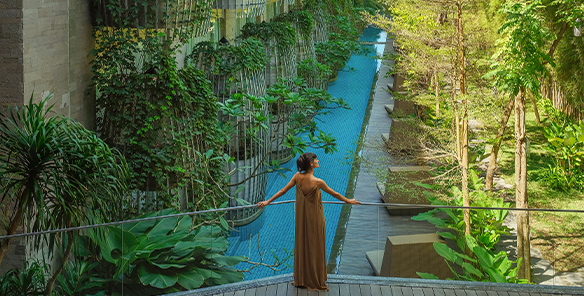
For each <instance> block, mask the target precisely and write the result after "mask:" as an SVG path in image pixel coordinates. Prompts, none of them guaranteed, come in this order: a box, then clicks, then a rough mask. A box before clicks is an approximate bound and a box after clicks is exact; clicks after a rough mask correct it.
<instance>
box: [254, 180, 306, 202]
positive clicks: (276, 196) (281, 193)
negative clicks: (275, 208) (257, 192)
mask: <svg viewBox="0 0 584 296" xmlns="http://www.w3.org/2000/svg"><path fill="white" fill-rule="evenodd" d="M298 174H299V173H296V174H294V176H293V177H292V179H290V182H288V184H286V186H284V188H282V189H280V190H279V191H278V192H276V194H274V196H272V197H270V199H268V200H266V201H261V202H258V203H257V204H256V206H257V207H258V208H263V207H265V206H267V205H269V204H270V203H271V202H273V201H274V200H276V199H277V198H278V197H280V196H282V195H284V194H286V192H288V190H290V188H292V187H294V185H296V175H298Z"/></svg>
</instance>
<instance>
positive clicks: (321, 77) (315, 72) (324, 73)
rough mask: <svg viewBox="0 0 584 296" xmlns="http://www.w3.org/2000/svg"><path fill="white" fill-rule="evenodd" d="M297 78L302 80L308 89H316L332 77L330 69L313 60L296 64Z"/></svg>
mask: <svg viewBox="0 0 584 296" xmlns="http://www.w3.org/2000/svg"><path fill="white" fill-rule="evenodd" d="M297 70H298V71H297V73H298V77H300V78H302V79H304V81H306V82H307V83H306V84H307V85H309V86H310V87H318V86H319V84H322V83H323V82H324V83H327V84H328V79H329V77H330V76H331V75H332V71H331V69H330V68H329V67H328V66H327V65H323V64H321V63H319V62H317V61H316V60H314V59H306V60H304V61H302V62H300V63H299V64H298V68H297Z"/></svg>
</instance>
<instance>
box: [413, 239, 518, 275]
mask: <svg viewBox="0 0 584 296" xmlns="http://www.w3.org/2000/svg"><path fill="white" fill-rule="evenodd" d="M466 245H467V246H468V249H469V250H470V251H471V253H472V255H473V256H472V257H469V256H467V255H464V254H461V253H459V252H456V251H454V250H452V249H451V248H449V247H448V246H447V245H445V244H442V243H438V242H435V243H434V249H435V250H436V252H438V254H439V255H440V256H442V257H443V258H444V259H445V260H446V263H447V264H448V266H449V267H450V270H451V271H452V273H453V274H454V278H452V279H451V280H464V281H480V282H496V283H515V284H527V283H528V282H527V280H524V279H519V278H517V269H518V267H519V265H520V263H521V258H519V260H517V262H515V261H510V260H509V259H508V258H507V253H506V252H505V251H501V252H499V253H496V254H495V253H494V252H492V251H490V250H486V249H484V248H483V247H481V246H480V245H479V244H477V241H475V239H474V238H473V236H472V235H467V236H466ZM452 263H454V264H456V265H459V266H461V267H462V273H458V272H456V270H455V269H454V268H453V267H452V265H451V264H452ZM477 267H478V268H477ZM417 274H418V275H419V276H420V277H422V278H425V279H437V277H436V276H435V275H432V274H428V273H421V272H418V273H417Z"/></svg>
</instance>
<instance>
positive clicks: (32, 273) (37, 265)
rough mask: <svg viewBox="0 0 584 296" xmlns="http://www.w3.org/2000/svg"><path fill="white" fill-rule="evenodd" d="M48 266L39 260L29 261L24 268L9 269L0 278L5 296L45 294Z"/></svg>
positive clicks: (0, 286)
mask: <svg viewBox="0 0 584 296" xmlns="http://www.w3.org/2000/svg"><path fill="white" fill-rule="evenodd" d="M47 271H48V269H47V266H46V265H43V264H42V263H41V262H39V261H29V262H27V263H26V264H25V266H24V268H23V269H22V270H18V269H12V270H9V271H8V272H7V273H6V274H5V275H4V276H3V277H2V278H0V291H2V295H4V296H35V295H38V296H40V295H44V292H45V283H46V279H45V275H46V272H47Z"/></svg>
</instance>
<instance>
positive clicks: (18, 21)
mask: <svg viewBox="0 0 584 296" xmlns="http://www.w3.org/2000/svg"><path fill="white" fill-rule="evenodd" d="M90 3H91V1H87V0H0V111H1V110H3V109H4V108H5V107H7V106H14V105H22V104H26V103H28V101H29V99H30V97H31V95H32V94H33V93H34V101H35V102H38V101H39V100H40V99H41V98H43V97H46V96H47V95H48V94H49V93H53V99H52V100H51V101H50V103H51V104H54V107H53V111H54V114H61V115H64V116H70V117H73V118H75V119H77V120H79V121H80V122H81V123H82V124H83V125H85V126H86V127H87V128H89V129H93V128H94V125H95V95H94V91H92V90H91V89H90V88H89V85H90V83H91V71H90V70H91V66H90V64H89V63H90V61H91V59H90V55H89V53H90V51H91V50H92V49H93V48H94V41H93V37H92V36H91V15H90V12H89V5H90ZM0 215H3V211H0ZM0 218H1V217H0ZM24 245H25V244H24V240H23V239H20V240H13V242H12V243H11V245H10V249H9V251H8V253H7V254H6V256H5V257H4V260H3V262H2V266H0V275H2V274H4V273H5V272H6V271H7V270H8V269H11V268H15V267H18V268H21V267H22V266H23V262H24V259H25V253H26V252H25V250H26V249H25V247H24Z"/></svg>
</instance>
